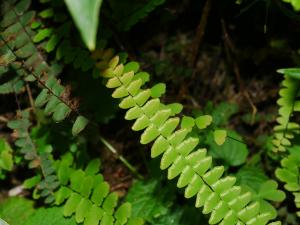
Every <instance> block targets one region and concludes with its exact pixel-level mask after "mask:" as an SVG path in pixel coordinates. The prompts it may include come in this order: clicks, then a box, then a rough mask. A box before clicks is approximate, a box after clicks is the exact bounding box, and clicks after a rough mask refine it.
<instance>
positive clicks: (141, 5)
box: [109, 0, 166, 31]
mask: <svg viewBox="0 0 300 225" xmlns="http://www.w3.org/2000/svg"><path fill="white" fill-rule="evenodd" d="M165 1H166V0H149V1H147V2H139V1H133V2H132V1H122V2H119V1H115V0H112V1H109V3H110V6H111V8H112V10H113V18H114V19H115V21H116V23H117V27H118V29H119V30H125V31H127V30H129V29H130V28H131V27H132V26H134V25H135V24H136V23H138V22H139V21H140V20H142V19H144V18H145V17H147V16H148V14H149V13H151V12H152V11H153V10H154V9H156V8H157V7H158V6H160V5H162V4H164V3H165Z"/></svg>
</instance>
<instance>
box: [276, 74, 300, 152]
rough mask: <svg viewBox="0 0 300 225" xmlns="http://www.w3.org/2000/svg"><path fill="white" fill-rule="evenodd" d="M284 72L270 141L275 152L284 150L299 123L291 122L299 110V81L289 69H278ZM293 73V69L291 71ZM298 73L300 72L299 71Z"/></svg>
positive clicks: (289, 143) (297, 131)
mask: <svg viewBox="0 0 300 225" xmlns="http://www.w3.org/2000/svg"><path fill="white" fill-rule="evenodd" d="M279 72H280V73H284V74H285V75H284V80H283V81H282V88H281V89H280V91H279V95H280V98H279V99H278V101H277V103H278V105H279V111H278V113H279V116H278V118H277V119H276V121H277V122H278V125H277V126H275V127H274V139H273V141H272V143H273V145H274V148H273V150H274V151H275V152H278V151H280V152H284V151H286V147H287V146H290V145H291V139H293V138H294V136H295V134H299V129H300V125H299V124H298V123H296V122H292V121H291V119H292V116H293V113H294V112H298V111H300V101H299V100H298V97H299V94H300V92H299V91H300V81H299V79H297V78H295V76H293V74H292V72H291V71H290V70H287V69H284V70H279ZM293 73H295V71H294V72H293ZM299 74H300V73H299Z"/></svg>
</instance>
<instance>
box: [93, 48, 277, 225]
mask: <svg viewBox="0 0 300 225" xmlns="http://www.w3.org/2000/svg"><path fill="white" fill-rule="evenodd" d="M102 53H105V51H102ZM95 55H96V53H95ZM98 59H99V60H100V61H101V60H102V59H104V60H103V61H102V62H100V63H98V65H101V69H102V71H101V75H102V76H103V77H105V78H108V81H107V83H106V86H107V87H108V88H113V89H115V90H114V92H113V93H112V97H114V98H119V99H121V102H120V104H119V107H120V108H122V109H127V110H128V111H127V112H126V115H125V119H127V120H135V123H134V124H133V126H132V129H133V130H134V131H142V130H144V131H143V133H142V135H141V140H140V142H141V143H142V144H148V143H150V142H154V144H153V145H152V148H151V157H153V158H155V157H158V156H160V155H162V158H161V163H160V167H161V169H162V170H164V169H168V178H169V179H173V178H175V177H177V176H179V179H178V182H177V187H178V188H185V192H184V195H185V197H186V198H191V197H193V196H196V204H195V206H196V207H203V210H202V212H203V213H204V214H209V213H211V215H210V219H209V223H210V224H217V223H220V224H224V225H233V224H249V225H250V224H268V223H269V221H270V220H272V219H274V218H272V216H271V213H270V212H268V210H266V209H265V208H263V207H260V204H259V202H258V201H256V200H254V198H253V196H252V195H251V193H250V192H247V191H244V190H242V188H241V187H239V186H236V185H235V182H236V178H235V177H232V176H225V177H222V175H223V173H224V167H223V166H213V164H212V158H211V157H210V156H208V155H207V151H206V149H201V148H200V149H197V148H198V144H199V139H198V138H197V137H194V136H192V135H191V129H189V128H183V127H180V126H179V124H180V118H179V117H177V116H175V115H176V114H178V112H180V111H177V110H172V109H173V108H172V107H168V106H167V105H164V104H163V103H161V101H160V99H159V97H156V96H155V95H153V92H152V91H151V90H153V89H151V88H147V89H142V86H143V84H145V82H147V81H148V79H149V77H148V76H149V75H145V73H143V72H139V64H138V63H137V62H129V63H127V64H123V63H119V56H115V57H113V58H112V59H111V60H110V61H109V62H108V63H106V68H104V66H103V65H105V62H107V55H105V54H104V56H103V55H101V54H100V53H98ZM103 68H104V69H103ZM276 224H277V223H276Z"/></svg>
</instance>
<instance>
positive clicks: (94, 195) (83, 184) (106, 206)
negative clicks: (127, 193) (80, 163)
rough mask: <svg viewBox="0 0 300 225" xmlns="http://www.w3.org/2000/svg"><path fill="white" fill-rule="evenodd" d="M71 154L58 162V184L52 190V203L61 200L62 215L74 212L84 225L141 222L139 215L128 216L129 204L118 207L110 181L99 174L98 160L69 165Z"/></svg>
mask: <svg viewBox="0 0 300 225" xmlns="http://www.w3.org/2000/svg"><path fill="white" fill-rule="evenodd" d="M72 161H73V158H72V156H71V155H70V154H69V155H66V156H65V157H63V158H62V160H61V161H57V163H56V167H57V174H58V178H59V181H60V183H61V187H60V189H59V190H58V191H57V192H56V193H55V204H56V205H61V204H63V203H64V215H65V216H67V217H69V216H71V215H73V214H74V215H75V219H76V222H77V223H83V224H86V225H97V224H99V221H101V222H100V224H101V225H102V224H103V225H104V224H105V225H110V224H118V225H124V224H132V225H133V224H136V225H139V224H143V221H142V220H141V219H139V218H131V205H130V204H129V203H123V204H121V205H120V206H119V207H118V208H117V209H116V207H117V205H118V195H117V194H116V193H114V192H110V191H109V189H110V187H109V184H108V183H107V182H105V181H104V180H103V176H102V175H101V174H99V169H100V161H99V160H92V161H91V162H90V163H89V164H88V165H87V167H86V169H85V170H81V169H79V170H78V169H77V170H76V169H74V168H73V167H72Z"/></svg>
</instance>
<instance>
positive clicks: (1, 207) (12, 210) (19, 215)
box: [0, 197, 34, 225]
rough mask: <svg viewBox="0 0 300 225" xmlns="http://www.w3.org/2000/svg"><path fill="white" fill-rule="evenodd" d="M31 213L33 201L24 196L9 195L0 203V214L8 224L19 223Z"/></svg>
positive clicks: (16, 224) (32, 211)
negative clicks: (9, 196)
mask: <svg viewBox="0 0 300 225" xmlns="http://www.w3.org/2000/svg"><path fill="white" fill-rule="evenodd" d="M33 213H34V209H33V201H31V200H28V199H25V198H20V197H11V198H9V199H7V200H5V201H3V202H1V203H0V216H1V218H2V219H3V220H5V221H6V222H7V223H8V224H9V225H20V221H26V220H27V218H28V217H29V216H30V215H32V214H33Z"/></svg>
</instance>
